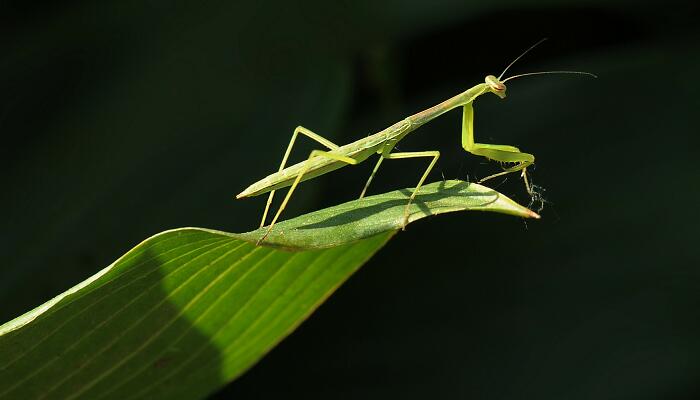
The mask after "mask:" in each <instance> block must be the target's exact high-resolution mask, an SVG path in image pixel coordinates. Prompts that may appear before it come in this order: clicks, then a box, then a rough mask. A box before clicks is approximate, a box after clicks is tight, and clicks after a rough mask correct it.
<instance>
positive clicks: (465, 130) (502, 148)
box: [462, 102, 535, 194]
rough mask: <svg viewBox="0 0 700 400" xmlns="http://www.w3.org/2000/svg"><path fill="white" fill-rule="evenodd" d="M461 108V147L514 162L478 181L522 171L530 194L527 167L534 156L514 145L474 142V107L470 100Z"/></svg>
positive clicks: (498, 159) (488, 156)
mask: <svg viewBox="0 0 700 400" xmlns="http://www.w3.org/2000/svg"><path fill="white" fill-rule="evenodd" d="M463 108H464V112H463V113H462V147H463V148H464V150H466V151H468V152H470V153H472V154H475V155H477V156H482V157H486V158H488V159H491V160H495V161H500V162H508V163H516V164H515V165H514V166H512V167H508V168H504V170H503V172H499V173H497V174H493V175H489V176H487V177H486V178H482V179H481V180H479V183H481V182H484V181H486V180H489V179H492V178H495V177H497V176H501V175H505V174H509V173H511V172H516V171H522V173H521V175H522V178H523V181H524V182H525V189H527V192H528V193H529V194H532V188H531V187H530V183H529V182H528V180H527V167H528V166H529V165H531V164H532V163H534V162H535V156H533V155H532V154H529V153H523V152H521V151H520V149H518V148H517V147H515V146H508V145H503V144H484V143H474V108H473V107H472V103H471V102H469V103H467V104H465V105H464V106H463Z"/></svg>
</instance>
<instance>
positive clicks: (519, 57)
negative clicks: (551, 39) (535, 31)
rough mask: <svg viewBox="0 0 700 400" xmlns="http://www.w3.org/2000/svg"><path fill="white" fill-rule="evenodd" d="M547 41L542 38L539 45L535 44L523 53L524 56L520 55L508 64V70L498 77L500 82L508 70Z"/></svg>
mask: <svg viewBox="0 0 700 400" xmlns="http://www.w3.org/2000/svg"><path fill="white" fill-rule="evenodd" d="M545 40H547V38H542V39H540V41H539V42H537V43H535V44H533V45H532V46H530V47H529V48H528V49H527V50H525V51H523V53H522V54H520V55H519V56H518V57H516V58H515V60H513V61H511V62H510V64H508V66H507V67H506V69H504V70H503V72H501V75H499V76H498V80H499V81H500V80H501V78H503V75H505V73H506V71H508V68H510V67H512V66H513V64H515V63H516V62H517V61H518V60H520V59H521V58H523V56H524V55H525V54H527V53H529V52H530V50H532V49H534V48H535V47H537V46H539V45H540V43H542V42H544V41H545Z"/></svg>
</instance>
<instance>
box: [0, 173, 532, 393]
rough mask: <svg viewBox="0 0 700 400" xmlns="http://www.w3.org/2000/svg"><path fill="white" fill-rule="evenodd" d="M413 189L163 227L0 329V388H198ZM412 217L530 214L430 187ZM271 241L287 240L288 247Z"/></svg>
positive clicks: (326, 285) (330, 277) (360, 255)
mask: <svg viewBox="0 0 700 400" xmlns="http://www.w3.org/2000/svg"><path fill="white" fill-rule="evenodd" d="M408 193H410V192H409V191H408V190H399V191H395V192H390V193H386V194H382V195H377V196H371V197H367V198H365V199H363V200H356V201H351V202H349V203H345V204H342V205H339V206H336V207H331V208H329V209H325V210H321V211H317V212H314V213H311V214H308V215H304V216H301V217H298V218H295V219H292V220H289V221H285V222H281V223H280V224H278V226H277V227H276V229H275V230H273V232H272V233H271V234H270V236H269V237H268V241H267V242H266V243H267V244H268V245H267V246H256V245H255V241H256V240H257V239H258V238H259V237H260V236H261V235H262V231H261V230H257V231H253V232H249V233H245V234H229V233H224V232H217V231H212V230H206V229H199V228H182V229H175V230H172V231H166V232H163V233H160V234H157V235H155V236H153V237H151V238H149V239H147V240H145V241H144V242H142V243H141V244H139V245H138V246H136V247H135V248H133V249H132V250H130V251H129V252H128V253H126V254H125V255H124V256H123V257H121V258H120V259H118V260H117V261H116V262H114V263H113V264H112V265H110V266H108V267H107V268H105V269H103V270H102V271H100V272H99V273H97V274H96V275H94V276H93V277H91V278H89V279H87V280H86V281H84V282H82V283H80V284H79V285H76V286H75V287H73V288H71V289H70V290H68V291H66V292H64V293H62V294H61V295H59V296H57V297H56V298H54V299H52V300H50V301H48V302H47V303H45V304H43V305H41V306H39V307H37V308H36V309H34V310H32V311H30V312H28V313H26V314H24V315H22V316H21V317H19V318H16V319H14V320H12V321H10V322H8V323H6V324H4V325H2V326H0V398H21V399H32V398H57V399H74V398H82V399H125V398H168V399H171V398H193V397H203V396H205V395H207V394H208V393H211V392H212V391H214V390H216V389H217V388H219V387H221V386H222V385H224V384H225V383H226V382H228V381H230V380H232V379H234V378H236V377H237V376H239V375H240V374H241V373H243V372H244V371H245V370H247V369H248V368H250V367H251V366H252V365H253V364H254V363H255V362H256V361H257V360H259V359H260V358H261V357H262V356H263V355H265V354H266V353H267V352H268V351H269V350H270V349H271V348H272V347H274V346H275V345H276V344H277V343H279V341H280V340H282V339H283V338H284V337H286V336H287V335H288V334H289V333H291V332H292V331H293V330H294V329H295V328H296V327H297V326H298V325H299V324H300V323H301V322H303V320H304V319H305V318H307V317H308V316H309V315H310V314H311V313H312V312H313V311H314V310H315V309H316V308H317V307H318V306H319V305H320V304H321V303H322V302H323V301H324V300H325V299H326V298H327V297H328V296H329V295H330V294H331V293H332V292H333V291H335V289H337V288H338V286H339V285H340V284H342V283H343V282H344V281H345V280H346V279H347V278H348V277H349V276H350V275H352V273H353V272H355V271H356V270H357V269H358V268H359V267H360V266H361V265H362V264H363V263H364V262H365V261H367V260H368V259H369V258H370V257H371V256H372V254H374V253H375V252H376V251H377V250H378V249H380V248H381V247H382V246H383V245H384V244H385V243H386V242H387V241H388V239H389V238H390V237H391V236H392V235H393V234H394V233H395V232H396V230H397V229H399V228H400V227H401V224H402V222H403V215H404V214H403V213H404V208H405V204H406V199H407V195H408ZM422 193H424V194H422V195H420V196H418V197H417V198H416V202H415V204H414V205H413V206H412V207H411V209H410V218H409V220H410V221H415V220H417V219H420V218H423V217H425V216H429V215H434V214H439V213H443V212H450V211H458V210H483V211H498V212H503V213H507V214H513V215H520V216H523V217H535V216H536V215H537V214H534V213H533V212H531V211H529V210H527V209H526V208H524V207H521V206H519V205H517V204H516V203H514V202H513V201H512V200H510V199H508V198H507V197H505V196H503V195H501V194H499V193H497V192H495V191H493V190H491V189H488V188H486V187H483V186H480V185H476V184H467V183H464V182H459V181H448V182H439V183H434V184H431V185H427V186H426V187H425V190H424V191H423V192H422ZM279 247H286V248H294V249H296V250H297V251H293V252H292V251H285V250H283V249H280V248H279Z"/></svg>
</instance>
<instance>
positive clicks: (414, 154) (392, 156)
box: [377, 150, 440, 229]
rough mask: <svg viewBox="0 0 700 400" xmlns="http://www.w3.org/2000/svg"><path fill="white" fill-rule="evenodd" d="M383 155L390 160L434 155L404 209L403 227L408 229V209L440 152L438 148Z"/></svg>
mask: <svg viewBox="0 0 700 400" xmlns="http://www.w3.org/2000/svg"><path fill="white" fill-rule="evenodd" d="M381 157H382V158H386V159H388V160H397V159H401V158H416V157H432V158H433V160H432V161H431V162H430V165H428V168H426V169H425V172H424V173H423V176H421V178H420V180H419V181H418V184H417V185H416V188H415V189H413V193H411V197H410V198H409V199H408V203H406V208H405V209H404V213H403V227H402V228H403V229H406V225H407V224H408V210H409V208H410V206H411V203H412V202H413V199H415V198H416V194H417V193H418V191H419V190H420V188H421V186H422V185H423V182H425V179H426V178H427V177H428V174H430V171H431V170H432V169H433V167H434V166H435V163H437V160H438V158H440V152H439V151H437V150H436V151H411V152H402V153H389V154H382V155H381ZM377 164H378V163H377Z"/></svg>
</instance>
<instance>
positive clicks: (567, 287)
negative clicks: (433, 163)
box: [0, 0, 700, 399]
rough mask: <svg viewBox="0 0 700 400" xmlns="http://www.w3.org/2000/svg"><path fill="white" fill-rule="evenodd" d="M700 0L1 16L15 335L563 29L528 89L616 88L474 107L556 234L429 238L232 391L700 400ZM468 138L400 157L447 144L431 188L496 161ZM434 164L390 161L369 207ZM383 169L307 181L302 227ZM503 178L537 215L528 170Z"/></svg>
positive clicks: (379, 269)
mask: <svg viewBox="0 0 700 400" xmlns="http://www.w3.org/2000/svg"><path fill="white" fill-rule="evenodd" d="M697 4H698V3H696V2H690V1H686V2H682V1H675V0H668V1H665V2H663V3H656V4H654V3H644V2H638V1H572V2H555V1H507V2H491V1H463V0H459V1H458V0H447V1H397V0H391V1H347V0H340V1H320V0H310V1H275V0H268V1H264V0H263V1H257V2H240V1H239V2H230V1H221V0H210V1H200V2H167V1H157V0H156V1H111V0H108V1H100V2H90V1H80V0H72V1H62V2H49V1H35V2H21V1H4V2H2V5H0V46H1V47H0V133H1V134H2V139H3V142H2V143H3V144H2V147H0V160H2V168H0V183H1V184H2V191H1V192H0V193H1V194H0V207H1V208H2V210H3V218H2V219H1V220H0V221H1V222H0V235H2V236H1V240H0V253H1V254H2V263H1V264H0V304H1V305H2V306H1V307H0V319H1V320H2V321H3V322H4V321H7V320H9V319H11V318H13V317H14V316H16V315H19V314H21V313H23V312H25V311H27V310H29V309H30V308H32V307H34V306H36V305H38V304H40V303H42V302H44V301H46V300H48V299H49V298H51V297H53V296H55V295H57V294H58V293H60V292H62V291H64V290H66V289H67V288H69V287H70V286H72V285H74V284H76V283H77V282H79V281H81V280H83V279H85V278H87V277H88V276H90V275H91V274H93V273H94V272H96V271H98V270H99V269H101V268H103V267H105V266H106V265H108V264H110V263H111V262H112V261H113V260H115V259H116V258H117V257H119V256H120V255H122V254H123V253H125V252H126V251H128V250H129V249H130V248H131V247H133V246H134V245H136V244H137V243H138V242H140V241H142V240H143V239H145V238H147V237H148V236H151V235H153V234H155V233H157V232H160V231H162V230H165V229H169V228H176V227H184V226H199V227H206V228H213V229H220V230H224V231H230V232H243V231H247V230H252V229H254V228H255V227H256V226H257V224H258V221H259V217H260V214H261V212H262V209H263V207H264V201H265V199H264V198H263V197H260V198H253V199H246V200H242V201H235V200H234V195H235V194H237V193H238V192H240V191H241V190H242V189H243V188H245V187H246V186H247V185H248V184H250V183H252V182H253V181H256V180H258V179H259V178H262V177H264V176H265V175H267V174H269V173H271V172H273V171H274V170H276V168H277V167H278V165H279V161H280V159H281V157H282V155H283V152H284V149H285V147H286V145H287V143H288V141H289V138H290V135H291V134H292V131H293V129H294V127H295V126H297V125H299V124H301V125H304V126H306V127H307V128H309V129H311V130H313V131H315V132H317V133H319V134H321V135H323V136H325V137H326V138H329V139H330V140H332V141H334V142H335V143H338V144H344V143H348V142H350V141H352V140H355V139H358V138H361V137H363V136H366V135H368V134H370V133H374V132H376V131H379V130H381V129H383V128H384V127H386V126H389V125H390V124H392V123H394V122H396V121H398V120H400V119H402V118H404V117H406V116H408V115H409V114H412V113H415V112H418V111H420V110H423V109H425V108H427V107H429V106H432V105H434V104H436V103H438V102H440V101H442V100H444V99H446V98H448V97H450V96H452V95H455V94H457V93H459V92H461V91H463V90H465V89H467V88H469V87H471V86H473V85H474V84H476V83H480V82H482V81H483V78H484V76H485V75H487V74H495V75H498V74H499V73H500V72H501V70H502V69H503V68H504V67H505V66H506V65H507V64H508V63H509V62H510V61H511V60H512V59H513V58H515V57H516V56H517V55H518V54H520V53H521V52H522V51H523V50H524V49H526V48H527V47H528V46H530V45H531V44H533V43H534V42H536V41H537V40H539V39H540V38H542V37H549V38H550V40H549V41H547V42H545V43H544V44H542V45H541V46H540V47H539V48H537V49H535V50H534V51H533V52H531V53H530V54H528V55H527V56H526V57H524V58H523V59H522V60H521V61H519V62H518V64H516V65H515V66H514V67H513V69H512V70H511V73H522V72H529V71H540V70H552V69H554V70H556V69H575V70H583V71H589V72H593V73H595V74H598V75H599V78H598V79H589V78H585V77H577V76H555V75H552V76H541V77H531V78H523V79H518V80H514V81H512V82H509V84H508V97H507V98H506V99H505V100H500V99H498V98H497V97H496V96H484V97H482V98H479V99H478V101H477V102H476V104H475V111H476V125H475V133H476V137H477V140H478V141H480V142H485V143H502V144H511V145H517V146H519V147H520V148H521V149H522V150H523V151H526V152H529V153H533V154H535V156H536V157H537V164H536V168H534V169H532V179H533V181H534V183H535V184H536V185H538V186H539V187H540V192H541V193H542V195H543V196H544V199H545V200H546V201H545V202H544V204H543V205H544V208H543V210H542V211H541V214H542V217H543V218H542V220H540V221H535V222H531V221H528V222H527V223H526V222H525V221H523V220H519V219H516V218H513V217H508V216H503V215H496V214H479V213H459V214H449V215H445V216H440V217H436V218H433V219H429V220H423V221H420V222H418V223H416V224H414V225H411V226H410V227H409V228H408V229H407V231H406V232H402V233H400V234H399V235H397V236H396V237H395V238H394V240H392V241H391V242H390V243H389V244H388V245H387V246H386V247H385V248H384V249H383V250H382V251H380V252H379V253H378V254H377V255H376V256H375V257H374V258H373V259H372V260H371V261H370V262H369V263H368V264H366V265H365V266H364V267H363V268H362V269H361V270H360V272H359V273H357V274H356V275H355V276H353V277H352V278H351V279H350V281H348V282H347V283H346V284H345V285H344V286H343V287H341V288H340V290H339V291H338V292H337V293H336V294H335V295H334V296H332V297H331V299H330V300H329V301H328V302H327V303H326V304H324V305H323V306H322V307H321V308H320V309H319V310H318V311H317V312H316V313H315V314H314V315H313V316H312V317H311V318H310V319H309V320H308V321H307V322H306V323H305V324H303V325H302V326H301V328H300V329H298V331H297V332H295V333H294V334H292V335H291V336H290V337H289V338H288V339H286V340H285V341H284V342H282V343H281V344H280V345H279V346H278V347H277V348H276V349H275V350H273V351H272V352H271V353H270V354H269V355H268V356H267V357H265V358H264V359H263V360H262V361H261V362H260V363H259V364H258V365H257V366H256V367H254V368H253V369H252V370H251V371H249V372H248V373H246V374H245V375H244V376H243V377H242V378H240V379H239V380H238V381H236V382H234V383H232V384H230V385H229V386H227V387H226V388H224V389H223V390H222V391H221V392H220V393H218V394H215V395H213V396H212V398H229V397H230V398H273V397H281V396H284V397H285V398H296V397H302V396H303V397H304V398H307V399H309V398H311V399H315V398H318V399H322V398H323V399H325V398H331V397H332V398H338V399H356V398H372V399H384V398H406V399H409V398H416V399H422V398H446V399H454V398H472V399H513V398H536V399H696V398H700V314H699V313H698V310H699V309H700V250H699V249H698V247H699V246H698V233H697V231H698V226H699V223H700V215H699V214H700V213H699V212H698V204H699V203H700V185H699V183H700V168H699V167H698V161H697V154H698V145H699V144H700V141H699V140H698V134H699V133H700V130H699V129H698V123H697V118H698V105H700V103H699V102H698V98H699V97H698V95H700V93H699V91H698V88H700V83H698V78H697V76H696V74H697V71H698V70H700V56H699V54H700V25H699V24H698V22H697V16H698V15H700V13H698V11H700V7H699V6H698V5H697ZM460 122H461V115H460V113H459V111H453V112H452V113H449V114H447V115H445V116H443V117H442V118H440V119H439V120H436V121H434V122H432V123H430V124H429V125H426V126H425V127H423V128H421V129H420V130H419V131H417V132H416V133H414V134H413V135H411V136H409V137H408V138H407V139H406V140H405V141H403V142H402V143H401V144H400V146H399V147H400V150H402V151H418V150H440V151H441V152H442V155H443V157H442V158H441V159H440V161H439V163H438V165H437V167H436V168H435V169H434V170H433V171H434V172H433V173H432V175H431V177H430V178H429V181H436V180H440V179H443V177H444V178H446V179H465V180H466V179H471V180H472V181H473V180H475V179H478V178H480V177H484V176H486V175H489V174H491V173H494V172H497V171H498V170H499V167H498V165H496V164H495V163H489V162H486V161H484V160H483V159H480V158H477V157H475V156H472V155H469V154H467V153H465V152H464V151H463V150H462V149H461V146H460ZM301 142H303V140H302V141H300V143H301ZM312 148H314V146H312V145H311V144H308V143H306V144H304V145H299V147H297V151H296V153H295V157H296V159H302V158H305V157H306V156H307V154H308V152H309V151H310V150H311V149H312ZM425 164H426V162H425V160H405V161H395V162H389V163H385V164H384V166H383V167H382V170H381V171H380V173H379V174H378V176H377V178H376V180H375V181H374V183H373V186H372V188H371V191H372V193H381V192H385V191H389V190H394V189H397V188H403V187H409V186H413V185H414V184H415V182H416V181H417V180H418V178H419V177H420V174H421V173H422V171H423V169H424V168H425ZM372 166H373V162H368V163H366V165H361V166H358V167H353V168H345V169H343V170H340V171H336V172H335V173H333V174H329V175H326V176H324V177H322V178H319V179H317V180H314V181H310V182H308V183H305V184H303V185H302V186H301V190H299V191H298V192H297V194H295V197H294V198H293V201H292V202H291V203H290V206H289V207H288V208H287V211H285V217H287V218H289V217H292V216H295V215H299V214H302V213H305V212H309V211H312V210H316V209H319V208H322V207H325V206H329V205H333V204H338V203H341V202H344V201H348V200H351V199H354V198H355V197H356V196H357V195H358V193H359V192H360V190H361V189H362V185H363V184H364V182H365V180H366V178H367V176H368V175H369V172H370V170H371V168H372ZM489 184H490V186H492V187H497V189H498V190H499V191H501V192H503V193H505V194H506V195H508V196H511V197H512V198H514V199H516V200H518V201H520V202H522V203H524V204H528V202H529V197H528V196H527V194H526V193H525V191H524V188H523V185H522V182H521V181H520V180H519V179H518V178H517V176H515V175H512V176H510V177H508V178H507V179H500V180H493V181H490V182H489ZM534 207H537V208H539V204H535V205H534Z"/></svg>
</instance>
